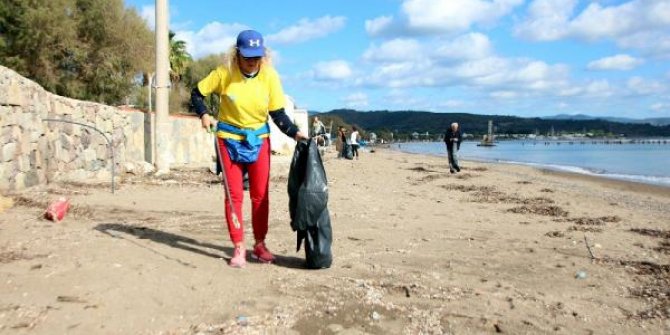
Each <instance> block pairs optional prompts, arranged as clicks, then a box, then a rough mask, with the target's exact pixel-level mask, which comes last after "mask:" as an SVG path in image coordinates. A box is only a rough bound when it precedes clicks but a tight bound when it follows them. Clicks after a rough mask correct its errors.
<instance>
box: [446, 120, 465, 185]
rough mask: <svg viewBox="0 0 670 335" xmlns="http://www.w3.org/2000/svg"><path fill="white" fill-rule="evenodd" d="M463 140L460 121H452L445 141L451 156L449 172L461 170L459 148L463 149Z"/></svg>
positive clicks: (449, 156) (448, 154)
mask: <svg viewBox="0 0 670 335" xmlns="http://www.w3.org/2000/svg"><path fill="white" fill-rule="evenodd" d="M462 140H463V135H462V134H461V128H460V127H459V126H458V123H456V122H454V123H452V124H451V127H449V129H447V132H446V133H445V134H444V143H446V144H447V156H448V158H449V172H451V173H454V172H461V168H460V166H458V150H460V149H461V141H462Z"/></svg>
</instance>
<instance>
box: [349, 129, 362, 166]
mask: <svg viewBox="0 0 670 335" xmlns="http://www.w3.org/2000/svg"><path fill="white" fill-rule="evenodd" d="M358 140H360V135H359V134H358V128H356V126H353V127H351V151H352V154H353V156H354V157H355V158H356V159H358V148H359V147H360V145H359V144H358Z"/></svg>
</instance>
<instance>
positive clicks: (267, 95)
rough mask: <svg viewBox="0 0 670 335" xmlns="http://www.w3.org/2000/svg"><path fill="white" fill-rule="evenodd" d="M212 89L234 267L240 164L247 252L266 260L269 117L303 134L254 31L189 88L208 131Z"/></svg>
mask: <svg viewBox="0 0 670 335" xmlns="http://www.w3.org/2000/svg"><path fill="white" fill-rule="evenodd" d="M212 93H214V94H218V95H219V96H220V97H221V103H220V106H219V113H218V122H217V123H216V136H217V138H216V140H217V141H218V148H219V155H221V157H222V158H223V173H224V175H225V177H226V178H225V179H226V181H227V184H228V185H227V187H228V190H229V192H227V194H226V199H225V201H226V202H225V205H224V206H225V208H226V222H227V224H228V232H229V234H230V239H231V241H232V242H233V245H234V250H233V257H232V258H231V259H230V261H229V265H230V266H232V267H238V268H239V267H244V266H245V265H246V247H245V244H244V230H243V225H242V224H240V223H243V222H244V221H243V220H242V198H243V195H244V192H243V190H242V187H243V179H242V171H243V170H244V169H245V168H246V170H247V171H248V173H249V184H250V185H249V194H250V198H251V224H252V227H253V233H254V239H255V244H254V248H253V252H252V257H254V258H256V259H258V260H260V261H261V262H264V263H271V262H272V261H274V259H275V257H274V255H273V254H272V253H271V252H270V250H268V248H267V247H266V245H265V238H266V235H267V232H268V220H269V181H270V127H269V125H268V119H269V118H268V117H270V118H272V121H273V122H274V123H275V124H276V125H277V127H278V128H279V129H280V130H281V131H282V132H283V133H284V134H286V135H287V136H289V137H291V138H294V139H295V140H296V141H297V140H302V139H307V137H306V136H305V135H304V134H303V133H302V132H301V131H300V130H299V129H298V127H296V125H295V124H293V122H291V119H290V118H289V117H288V116H287V115H286V112H285V111H284V103H285V101H284V100H285V98H284V90H283V88H282V85H281V81H280V80H279V75H278V74H277V72H276V71H275V69H274V68H273V67H272V66H271V60H270V57H269V53H268V50H266V48H265V45H264V43H263V36H262V35H261V34H260V33H259V32H257V31H255V30H244V31H242V32H240V33H239V35H237V43H236V44H235V45H233V46H231V47H230V49H229V50H228V52H227V53H226V54H225V56H224V62H223V64H222V65H220V66H219V67H217V68H216V69H214V70H213V71H212V72H210V73H209V75H208V76H207V77H205V78H204V79H202V80H201V81H200V82H199V83H198V85H197V86H196V87H195V88H193V91H192V92H191V104H192V106H193V108H194V109H195V112H196V113H197V114H198V116H199V117H200V120H201V124H202V127H203V128H205V129H206V130H208V131H209V130H210V127H211V126H212V125H213V120H211V119H210V116H209V114H207V108H206V107H205V104H204V100H203V99H204V98H205V97H206V96H208V95H210V94H212ZM229 204H232V205H229ZM231 207H232V208H231ZM233 216H235V217H236V218H237V220H235V219H234V218H233Z"/></svg>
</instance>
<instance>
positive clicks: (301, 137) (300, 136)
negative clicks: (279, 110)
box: [293, 130, 308, 142]
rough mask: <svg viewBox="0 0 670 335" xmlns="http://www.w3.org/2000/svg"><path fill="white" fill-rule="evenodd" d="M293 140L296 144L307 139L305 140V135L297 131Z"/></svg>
mask: <svg viewBox="0 0 670 335" xmlns="http://www.w3.org/2000/svg"><path fill="white" fill-rule="evenodd" d="M293 139H295V140H296V142H297V141H300V140H307V139H308V138H307V136H305V134H303V132H302V131H300V130H298V132H297V133H295V136H294V137H293Z"/></svg>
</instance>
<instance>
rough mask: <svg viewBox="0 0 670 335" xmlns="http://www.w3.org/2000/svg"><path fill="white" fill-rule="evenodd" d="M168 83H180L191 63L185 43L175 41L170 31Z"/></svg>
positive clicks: (191, 59) (173, 34)
mask: <svg viewBox="0 0 670 335" xmlns="http://www.w3.org/2000/svg"><path fill="white" fill-rule="evenodd" d="M169 37H170V81H172V84H173V85H174V84H176V83H178V82H179V81H181V78H182V76H183V75H184V73H186V69H187V68H188V66H189V64H190V63H191V62H192V61H193V58H192V57H191V55H190V54H189V53H188V51H186V42H184V41H182V40H177V39H175V38H174V37H175V33H174V32H172V31H170V34H169Z"/></svg>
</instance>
